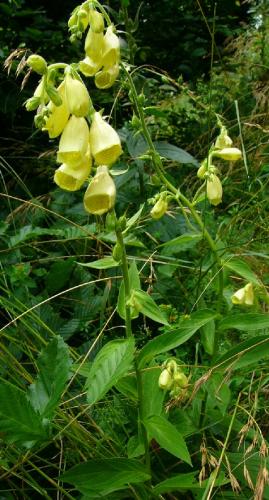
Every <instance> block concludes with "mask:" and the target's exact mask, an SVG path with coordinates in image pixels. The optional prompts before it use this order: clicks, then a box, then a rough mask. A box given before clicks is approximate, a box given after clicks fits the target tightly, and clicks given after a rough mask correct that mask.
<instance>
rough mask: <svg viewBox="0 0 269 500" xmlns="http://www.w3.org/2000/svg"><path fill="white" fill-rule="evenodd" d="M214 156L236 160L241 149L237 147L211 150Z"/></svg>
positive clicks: (240, 153)
mask: <svg viewBox="0 0 269 500" xmlns="http://www.w3.org/2000/svg"><path fill="white" fill-rule="evenodd" d="M213 154H214V156H217V157H218V158H222V159H223V160H228V161H236V160H240V158H242V151H240V149H238V148H223V149H220V150H218V151H214V152H213Z"/></svg>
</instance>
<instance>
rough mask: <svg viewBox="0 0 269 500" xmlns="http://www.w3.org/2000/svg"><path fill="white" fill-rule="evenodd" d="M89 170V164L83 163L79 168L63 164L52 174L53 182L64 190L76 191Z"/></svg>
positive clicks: (85, 178)
mask: <svg viewBox="0 0 269 500" xmlns="http://www.w3.org/2000/svg"><path fill="white" fill-rule="evenodd" d="M90 171H91V166H90V165H84V166H83V167H81V168H72V167H70V166H69V165H66V164H63V165H61V166H60V167H59V168H57V170H56V171H55V174H54V182H55V183H56V184H57V185H58V186H59V187H60V188H61V189H65V190H66V191H77V190H78V189H80V188H81V186H82V185H83V184H84V182H85V181H86V180H87V178H88V176H89V174H90Z"/></svg>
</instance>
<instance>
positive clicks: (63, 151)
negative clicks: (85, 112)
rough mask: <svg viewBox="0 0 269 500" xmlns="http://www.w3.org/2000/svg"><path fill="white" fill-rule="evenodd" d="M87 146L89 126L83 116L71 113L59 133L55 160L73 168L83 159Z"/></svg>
mask: <svg viewBox="0 0 269 500" xmlns="http://www.w3.org/2000/svg"><path fill="white" fill-rule="evenodd" d="M88 146H89V128H88V125H87V122H86V120H85V118H82V117H81V118H78V117H76V116H74V115H72V116H71V118H70V119H69V120H68V123H67V125H66V127H65V129H64V131H63V133H62V135H61V139H60V144H59V151H58V153H57V162H58V163H67V164H68V165H70V166H71V167H73V168H74V167H76V166H78V165H79V163H81V162H82V161H83V158H84V156H85V154H86V153H87V150H88Z"/></svg>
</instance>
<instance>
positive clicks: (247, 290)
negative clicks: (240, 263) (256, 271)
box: [232, 283, 254, 306]
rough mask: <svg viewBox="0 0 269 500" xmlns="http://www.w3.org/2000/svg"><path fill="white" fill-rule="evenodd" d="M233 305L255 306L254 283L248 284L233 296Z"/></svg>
mask: <svg viewBox="0 0 269 500" xmlns="http://www.w3.org/2000/svg"><path fill="white" fill-rule="evenodd" d="M232 303H233V304H237V305H238V304H239V305H245V306H252V305H253V304H254V291H253V285H252V283H247V284H246V286H244V287H243V288H240V289H239V290H237V292H235V293H234V294H233V295H232Z"/></svg>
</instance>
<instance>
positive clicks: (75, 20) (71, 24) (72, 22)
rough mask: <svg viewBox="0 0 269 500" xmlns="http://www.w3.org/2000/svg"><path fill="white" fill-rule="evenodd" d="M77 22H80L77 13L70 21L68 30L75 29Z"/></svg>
mask: <svg viewBox="0 0 269 500" xmlns="http://www.w3.org/2000/svg"><path fill="white" fill-rule="evenodd" d="M77 22H78V16H77V13H75V14H72V15H71V16H70V18H69V20H68V28H73V27H74V26H76V25H77Z"/></svg>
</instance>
